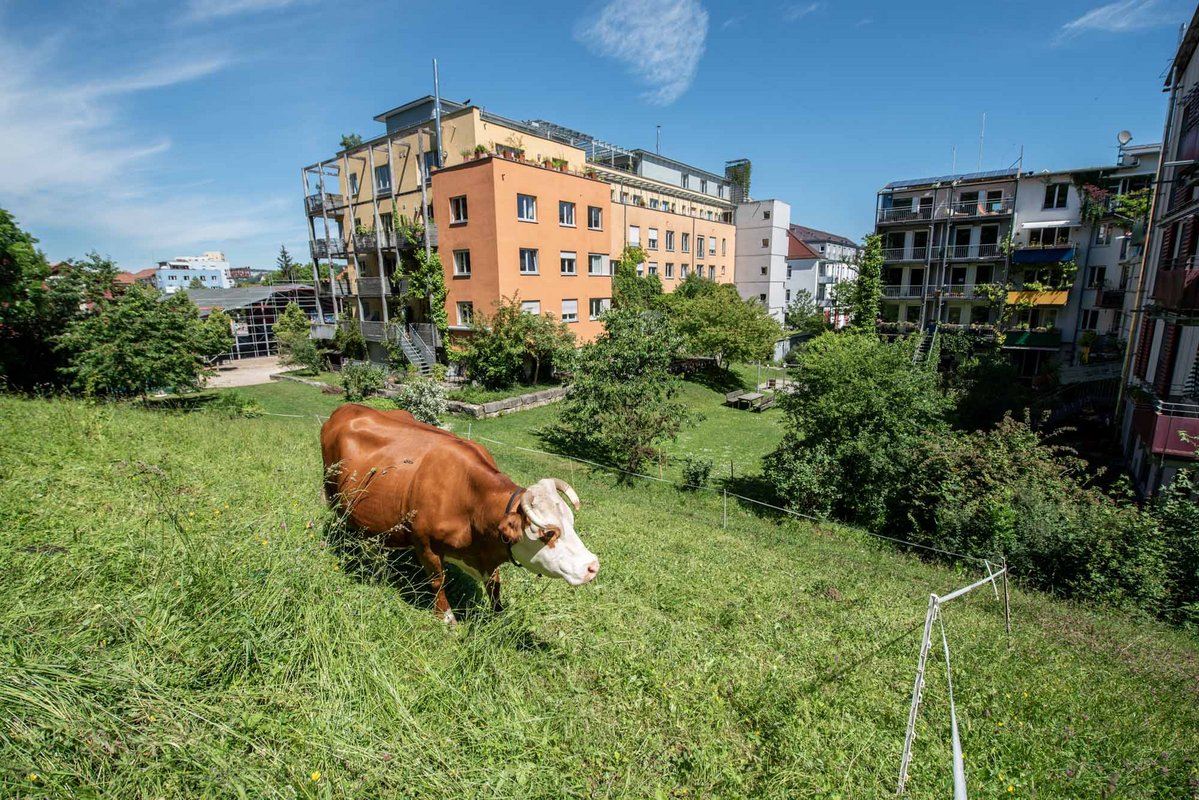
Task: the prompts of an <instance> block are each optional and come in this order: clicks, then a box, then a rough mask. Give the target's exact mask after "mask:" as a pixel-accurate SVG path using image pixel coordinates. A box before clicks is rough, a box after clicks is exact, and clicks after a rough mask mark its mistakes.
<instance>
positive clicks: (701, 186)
mask: <svg viewBox="0 0 1199 800" xmlns="http://www.w3.org/2000/svg"><path fill="white" fill-rule="evenodd" d="M699 190H700V191H701V192H703V193H704V194H707V193H708V182H707V180H705V179H704V178H700V179H699Z"/></svg>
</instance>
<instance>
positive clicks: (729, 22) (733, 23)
mask: <svg viewBox="0 0 1199 800" xmlns="http://www.w3.org/2000/svg"><path fill="white" fill-rule="evenodd" d="M743 19H745V15H744V14H741V15H740V16H736V17H729V18H728V19H726V20H725V21H724V23H723V24H721V26H720V29H721V30H722V31H724V30H728V29H729V28H736V27H738V26H739V25H740V24H741V21H742V20H743Z"/></svg>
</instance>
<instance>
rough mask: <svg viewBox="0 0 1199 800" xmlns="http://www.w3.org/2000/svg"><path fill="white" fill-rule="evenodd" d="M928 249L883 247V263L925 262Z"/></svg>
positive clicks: (923, 247)
mask: <svg viewBox="0 0 1199 800" xmlns="http://www.w3.org/2000/svg"><path fill="white" fill-rule="evenodd" d="M928 253H929V248H928V247H926V246H922V247H885V248H883V260H884V261H927V260H928Z"/></svg>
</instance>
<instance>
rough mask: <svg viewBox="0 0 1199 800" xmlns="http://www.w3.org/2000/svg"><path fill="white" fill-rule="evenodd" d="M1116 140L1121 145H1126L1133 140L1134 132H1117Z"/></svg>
mask: <svg viewBox="0 0 1199 800" xmlns="http://www.w3.org/2000/svg"><path fill="white" fill-rule="evenodd" d="M1116 141H1117V142H1119V143H1120V144H1121V145H1126V144H1128V143H1129V142H1131V141H1132V134H1131V133H1130V132H1128V131H1120V132H1119V133H1117V134H1116Z"/></svg>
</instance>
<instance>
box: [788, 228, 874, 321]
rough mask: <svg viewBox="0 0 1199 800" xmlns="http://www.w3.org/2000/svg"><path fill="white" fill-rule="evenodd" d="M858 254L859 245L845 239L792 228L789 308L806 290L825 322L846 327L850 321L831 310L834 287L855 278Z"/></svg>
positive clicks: (789, 235)
mask: <svg viewBox="0 0 1199 800" xmlns="http://www.w3.org/2000/svg"><path fill="white" fill-rule="evenodd" d="M858 251H859V248H858V246H857V245H856V244H854V243H853V241H851V240H850V239H847V238H846V237H844V236H838V235H837V234H835V233H828V232H826V231H821V230H817V229H815V228H808V227H805V226H803V225H791V226H789V228H788V230H787V260H786V263H787V277H786V281H785V290H784V295H783V299H784V302H785V305H790V304H791V301H792V300H793V299H794V298H795V297H796V295H797V294H798V293H799V292H800V291H807V292H808V293H809V294H811V295H812V298H813V299H814V300H815V301H816V305H817V306H818V307H820V308H822V309H824V312H825V319H827V320H828V321H829V322H830V323H831V324H832V325H833V326H834V327H837V328H840V327H842V326H844V325H845V323H846V322H847V319H846V318H845V316H844V315H840V316H837V315H835V314H834V311H833V308H832V302H831V299H832V298H831V293H832V287H833V286H835V285H836V284H838V283H840V282H842V281H849V280H853V279H854V278H855V277H856V275H857V271H856V270H857V267H856V266H855V265H856V263H857V259H858Z"/></svg>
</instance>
